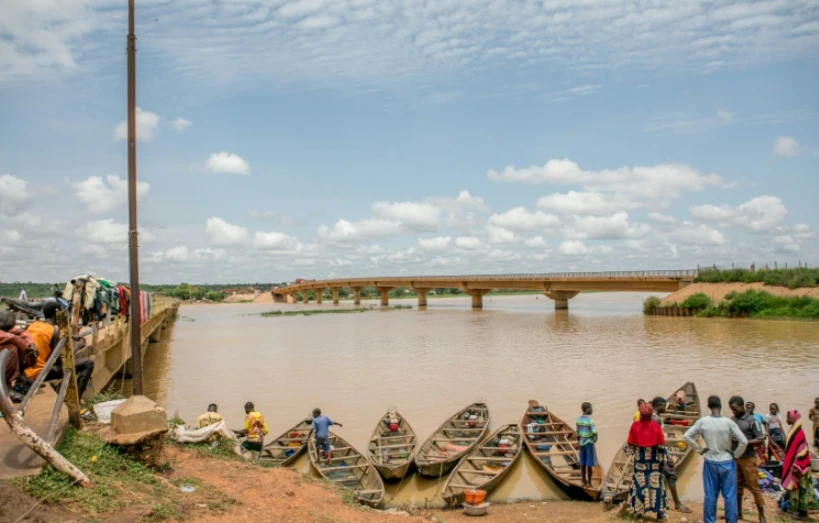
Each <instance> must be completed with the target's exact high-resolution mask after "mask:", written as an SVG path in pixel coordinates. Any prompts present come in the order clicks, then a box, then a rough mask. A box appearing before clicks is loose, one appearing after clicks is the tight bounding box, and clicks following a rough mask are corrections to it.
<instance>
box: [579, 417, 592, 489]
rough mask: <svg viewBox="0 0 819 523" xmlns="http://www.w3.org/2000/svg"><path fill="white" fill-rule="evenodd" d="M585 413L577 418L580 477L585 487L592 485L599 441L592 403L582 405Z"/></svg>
mask: <svg viewBox="0 0 819 523" xmlns="http://www.w3.org/2000/svg"><path fill="white" fill-rule="evenodd" d="M580 408H581V410H582V411H583V414H582V415H581V416H578V418H577V438H578V440H579V441H578V442H579V444H580V477H581V478H582V480H583V486H584V487H591V486H592V485H591V482H592V469H594V465H595V455H594V444H595V443H597V427H595V426H594V420H593V419H592V417H591V415H592V404H591V403H589V402H588V401H587V402H585V403H583V405H581V406H580Z"/></svg>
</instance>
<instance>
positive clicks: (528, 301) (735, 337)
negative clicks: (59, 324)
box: [145, 293, 819, 505]
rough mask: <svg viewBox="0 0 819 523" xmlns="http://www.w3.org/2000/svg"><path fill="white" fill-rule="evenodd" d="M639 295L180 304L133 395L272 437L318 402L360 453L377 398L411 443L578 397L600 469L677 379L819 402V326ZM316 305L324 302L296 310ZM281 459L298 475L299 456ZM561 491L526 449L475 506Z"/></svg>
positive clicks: (782, 401)
mask: <svg viewBox="0 0 819 523" xmlns="http://www.w3.org/2000/svg"><path fill="white" fill-rule="evenodd" d="M645 297H646V295H645V294H639V293H616V294H615V293H590V294H580V295H578V296H577V297H576V298H575V299H573V300H572V301H571V302H570V307H571V310H570V311H568V312H566V311H560V312H558V313H556V312H555V311H554V310H553V306H552V302H551V301H550V300H548V299H546V298H545V297H543V296H536V295H525V296H512V297H492V296H486V297H484V307H485V308H484V310H482V311H473V310H471V308H470V301H469V299H468V298H465V299H462V298H454V299H437V300H433V299H430V302H429V303H430V305H429V307H428V308H427V310H424V311H418V310H390V311H373V312H367V313H362V314H343V315H332V314H330V315H315V316H292V317H290V316H281V317H272V318H262V317H261V316H259V315H258V313H259V312H262V311H264V310H270V309H273V308H283V309H286V310H293V309H294V308H295V307H302V306H301V305H299V306H293V305H277V304H264V305H261V304H258V305H256V304H248V305H212V306H184V307H182V309H180V320H179V321H177V323H176V325H175V326H174V328H173V329H171V331H170V332H171V334H170V341H169V342H168V344H167V346H164V345H163V344H159V345H152V346H151V348H150V349H149V352H148V359H147V361H146V368H145V379H146V382H145V389H146V393H147V394H148V395H150V396H151V397H153V398H156V399H157V400H158V401H159V403H162V404H164V405H165V406H166V407H167V409H168V411H169V413H171V414H173V413H174V412H178V413H179V415H180V416H181V417H182V418H183V419H186V420H188V421H189V422H191V421H193V420H194V419H195V418H196V416H198V415H199V414H201V413H202V412H203V411H205V410H206V407H207V404H208V403H211V402H216V403H218V404H219V407H220V412H221V413H222V414H223V415H224V416H225V419H226V420H227V421H228V423H229V424H230V426H232V427H239V426H240V425H241V422H242V417H243V410H242V406H243V405H244V403H245V402H246V401H249V400H250V401H253V402H255V404H256V406H257V408H258V410H260V411H261V412H262V413H264V415H265V416H266V418H267V421H268V424H269V425H270V430H271V432H272V433H275V434H276V435H278V434H279V433H281V432H283V431H285V430H287V429H288V428H289V427H290V426H292V425H293V424H294V423H295V422H296V421H297V420H298V419H299V418H302V417H304V416H306V415H308V414H309V413H310V411H311V410H312V409H313V408H314V407H321V408H322V410H323V411H324V412H325V413H326V414H328V415H329V416H330V417H331V418H332V419H335V420H338V421H341V422H342V423H344V428H342V429H339V433H340V434H341V435H342V436H343V437H344V438H345V439H347V440H349V441H350V442H351V443H352V444H353V445H355V446H357V447H358V448H359V449H360V450H363V449H364V448H365V446H366V443H367V441H368V438H369V436H370V434H371V433H372V430H373V428H374V426H375V424H376V423H377V422H378V421H379V418H380V416H381V415H382V414H383V413H384V412H385V410H387V407H388V406H390V405H394V406H396V407H397V408H398V409H399V410H400V412H401V413H402V414H403V415H404V416H405V417H406V418H407V419H408V420H409V422H410V423H411V424H412V426H413V428H414V429H415V431H416V432H417V433H418V434H419V437H420V439H421V440H423V439H425V438H426V437H427V436H429V435H430V434H431V433H432V431H433V430H435V428H436V427H437V426H438V425H440V424H441V423H442V422H443V421H444V419H445V418H446V417H448V416H449V415H451V414H452V413H454V412H456V411H457V410H458V409H460V408H462V407H464V406H465V405H466V404H468V403H471V402H474V401H486V402H488V403H489V408H490V411H491V417H492V429H494V428H496V427H498V426H499V425H501V424H503V423H509V422H517V421H519V420H520V417H521V416H522V414H523V411H524V409H525V407H526V401H527V400H529V399H537V400H538V401H540V402H541V403H545V404H546V405H548V406H549V408H550V409H552V410H553V411H554V412H555V413H556V414H558V416H560V417H562V418H564V419H567V420H571V419H573V418H574V417H575V416H577V415H578V414H579V409H580V404H581V403H582V402H584V401H591V402H592V403H593V404H594V419H595V421H596V423H597V426H598V429H599V431H600V443H599V447H598V453H599V456H600V459H601V462H602V463H603V464H604V466H606V468H607V466H608V463H609V462H610V461H611V459H612V457H613V456H614V453H615V452H616V451H617V449H618V448H619V446H620V445H622V443H623V441H624V439H625V437H626V434H627V431H628V427H629V425H630V421H631V415H632V413H633V412H634V410H635V408H636V405H635V402H636V400H637V399H638V398H641V397H642V398H646V399H650V398H651V397H653V396H656V395H660V396H668V395H669V394H671V393H672V392H674V390H675V389H676V387H678V386H679V385H682V384H683V383H684V382H686V381H689V380H693V381H695V382H696V383H697V387H698V389H699V392H700V395H701V396H702V397H703V401H704V398H705V397H707V395H709V394H719V395H721V396H722V397H723V399H724V403H726V404H727V397H728V396H729V395H732V394H735V393H740V394H742V395H744V396H745V397H746V399H748V400H753V401H755V402H756V404H757V405H760V406H763V405H767V403H768V402H771V401H777V402H779V405H780V407H782V410H783V411H785V410H786V409H789V408H800V409H802V410H806V409H808V408H809V407H810V406H811V403H812V400H813V398H814V397H815V396H816V395H817V394H819V389H817V383H816V376H817V372H819V342H817V340H818V339H819V336H817V335H819V323H815V322H791V321H750V320H748V321H745V320H708V319H698V318H664V317H656V316H647V317H646V316H643V315H642V314H641V303H642V300H643V299H644V298H645ZM405 303H410V302H409V301H407V302H405ZM349 306H351V305H349V304H342V305H341V307H349ZM319 307H321V308H332V307H333V305H331V304H327V303H325V304H324V305H315V304H310V305H309V306H307V308H309V309H314V308H319ZM697 459H698V458H697ZM296 466H297V467H301V468H303V469H304V470H305V471H308V472H309V464H308V463H307V461H306V460H301V461H299V462H298V463H297V464H296ZM699 469H700V464H699V462H697V461H696V460H695V459H692V460H691V461H690V462H689V463H688V464H687V466H686V467H685V468H684V470H683V471H682V474H681V477H680V482H679V487H680V492H681V495H682V496H683V498H684V499H699V498H700V497H701V483H700V479H699V474H698V472H699ZM444 481H445V480H443V481H441V482H438V481H437V480H428V479H421V478H417V477H411V478H407V479H406V480H405V481H404V482H403V483H402V484H401V485H400V488H399V487H398V485H393V486H390V487H388V493H387V496H386V497H385V500H386V501H387V502H388V504H389V503H392V504H398V503H404V502H408V501H413V502H414V503H415V504H416V505H423V504H424V503H425V501H426V502H429V503H440V496H438V493H439V492H440V490H441V489H442V488H443V482H444ZM561 496H562V494H561V493H560V491H559V490H558V489H557V487H556V486H555V485H554V484H553V483H552V482H551V481H550V480H549V479H548V477H547V476H546V475H545V473H544V472H543V471H542V470H541V469H540V468H539V467H537V464H536V463H534V462H533V461H531V459H530V458H528V456H527V458H526V459H523V460H520V462H519V464H518V465H516V469H515V470H513V471H512V472H511V474H510V476H509V477H508V478H507V479H506V480H505V481H504V482H503V484H502V485H501V486H500V487H499V488H498V490H497V491H496V492H495V493H494V494H493V495H492V496H491V497H490V499H494V500H496V501H498V500H511V499H521V498H533V499H557V498H559V497H561Z"/></svg>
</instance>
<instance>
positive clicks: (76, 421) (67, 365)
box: [57, 287, 82, 430]
mask: <svg viewBox="0 0 819 523" xmlns="http://www.w3.org/2000/svg"><path fill="white" fill-rule="evenodd" d="M75 289H76V287H75ZM57 326H58V327H59V328H60V336H61V337H62V336H66V342H65V347H63V353H62V364H63V372H67V371H70V372H71V376H70V378H69V380H70V381H69V384H68V392H67V393H66V395H65V404H66V406H67V407H68V419H69V420H70V421H71V424H72V425H74V427H75V428H76V429H77V430H81V429H82V417H81V416H80V394H79V390H78V389H77V370H76V368H75V367H74V344H73V343H72V341H71V329H69V327H68V317H67V316H66V314H65V312H63V311H59V312H57Z"/></svg>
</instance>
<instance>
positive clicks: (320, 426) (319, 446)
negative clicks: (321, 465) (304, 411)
mask: <svg viewBox="0 0 819 523" xmlns="http://www.w3.org/2000/svg"><path fill="white" fill-rule="evenodd" d="M333 425H338V426H339V427H343V426H344V425H342V424H341V423H339V422H337V421H336V422H334V421H333V420H331V419H330V418H328V417H327V416H324V415H322V414H321V409H313V423H312V428H313V433H314V434H315V438H316V450H318V451H320V452H321V453H322V454H324V459H325V460H327V464H328V465H331V464H332V463H333V461H332V460H333V453H332V451H331V447H330V427H331V426H333ZM319 461H321V457H319Z"/></svg>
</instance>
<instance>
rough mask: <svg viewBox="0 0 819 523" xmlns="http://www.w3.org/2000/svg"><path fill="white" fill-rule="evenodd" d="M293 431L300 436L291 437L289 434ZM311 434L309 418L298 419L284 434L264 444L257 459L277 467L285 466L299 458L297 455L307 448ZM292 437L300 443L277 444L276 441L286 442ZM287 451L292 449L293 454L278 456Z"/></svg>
mask: <svg viewBox="0 0 819 523" xmlns="http://www.w3.org/2000/svg"><path fill="white" fill-rule="evenodd" d="M294 433H298V434H301V436H299V437H298V438H292V437H291V436H292V434H294ZM311 434H312V427H311V422H310V420H304V421H300V422H299V423H297V424H296V425H294V426H293V427H291V428H290V429H289V430H287V431H286V432H285V433H284V434H282V435H280V436H279V437H278V438H276V439H274V440H273V441H272V442H270V443H268V444H267V445H265V446H264V449H263V450H262V454H261V456H260V457H259V459H260V460H261V461H262V462H265V463H272V464H274V465H276V466H279V467H287V466H289V465H291V464H292V463H293V462H294V461H296V460H297V459H298V458H299V456H301V455H302V454H303V453H304V451H305V450H306V449H307V440H309V439H310V436H311ZM293 439H296V440H298V442H302V444H301V445H299V446H298V447H290V446H288V445H278V443H287V442H289V441H290V440H293ZM282 440H284V441H282ZM287 451H293V454H291V455H290V456H287V457H286V458H284V459H282V458H281V457H280V455H281V453H286V452H287Z"/></svg>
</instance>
